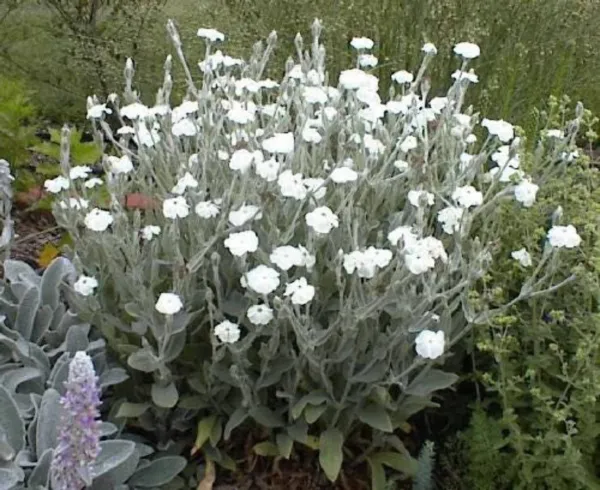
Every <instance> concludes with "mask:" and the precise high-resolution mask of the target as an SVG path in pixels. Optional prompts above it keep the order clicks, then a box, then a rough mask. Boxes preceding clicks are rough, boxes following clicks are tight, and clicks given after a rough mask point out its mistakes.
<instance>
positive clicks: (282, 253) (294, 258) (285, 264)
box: [269, 245, 305, 271]
mask: <svg viewBox="0 0 600 490" xmlns="http://www.w3.org/2000/svg"><path fill="white" fill-rule="evenodd" d="M269 260H270V261H271V262H273V263H274V264H275V265H276V266H277V267H279V268H280V269H281V270H284V271H287V270H289V269H291V268H292V267H299V266H302V265H304V260H305V258H304V254H303V253H302V251H301V250H300V249H299V248H296V247H292V246H291V245H283V246H281V247H277V248H276V249H274V250H273V252H271V255H270V256H269Z"/></svg>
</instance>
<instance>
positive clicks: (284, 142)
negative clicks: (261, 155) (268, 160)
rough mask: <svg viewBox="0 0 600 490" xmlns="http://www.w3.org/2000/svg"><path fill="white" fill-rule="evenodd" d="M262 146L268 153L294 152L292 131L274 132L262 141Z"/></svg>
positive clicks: (284, 153)
mask: <svg viewBox="0 0 600 490" xmlns="http://www.w3.org/2000/svg"><path fill="white" fill-rule="evenodd" d="M262 148H263V150H265V151H266V152H268V153H278V154H283V155H286V154H288V153H293V152H294V134H293V133H275V134H274V135H273V136H271V137H270V138H267V139H266V140H264V141H263V142H262Z"/></svg>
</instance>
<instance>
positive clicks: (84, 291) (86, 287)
mask: <svg viewBox="0 0 600 490" xmlns="http://www.w3.org/2000/svg"><path fill="white" fill-rule="evenodd" d="M97 287H98V281H97V279H96V278H95V277H88V276H79V279H77V281H75V284H73V289H74V290H75V292H76V293H79V294H81V296H90V295H92V294H94V289H96V288H97Z"/></svg>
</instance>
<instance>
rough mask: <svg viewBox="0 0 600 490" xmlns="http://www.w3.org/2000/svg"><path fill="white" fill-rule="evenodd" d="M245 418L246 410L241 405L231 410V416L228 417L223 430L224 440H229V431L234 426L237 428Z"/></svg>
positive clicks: (246, 415) (246, 416)
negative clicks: (233, 410)
mask: <svg viewBox="0 0 600 490" xmlns="http://www.w3.org/2000/svg"><path fill="white" fill-rule="evenodd" d="M247 418H248V412H247V411H246V409H245V408H243V407H239V408H237V409H236V410H235V412H233V413H232V414H231V416H230V417H229V420H228V421H227V423H226V424H225V430H224V432H223V436H224V437H225V440H226V441H228V440H229V437H230V436H231V432H232V431H233V430H234V429H235V428H237V427H239V426H240V425H241V424H243V423H244V421H245V420H246V419H247Z"/></svg>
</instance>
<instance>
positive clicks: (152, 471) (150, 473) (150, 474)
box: [127, 456, 187, 488]
mask: <svg viewBox="0 0 600 490" xmlns="http://www.w3.org/2000/svg"><path fill="white" fill-rule="evenodd" d="M186 466H187V460H186V459H185V458H182V457H181V456H163V457H160V458H157V459H154V460H153V461H152V462H151V463H150V464H149V465H148V466H145V467H144V468H142V469H141V470H139V471H136V472H135V473H134V474H133V475H132V476H131V478H130V479H129V481H128V482H127V484H128V485H129V486H130V487H141V488H156V487H160V486H161V485H166V484H167V483H169V482H170V481H171V480H173V478H175V477H176V476H177V475H178V474H179V473H181V472H182V471H183V469H184V468H185V467H186Z"/></svg>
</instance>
